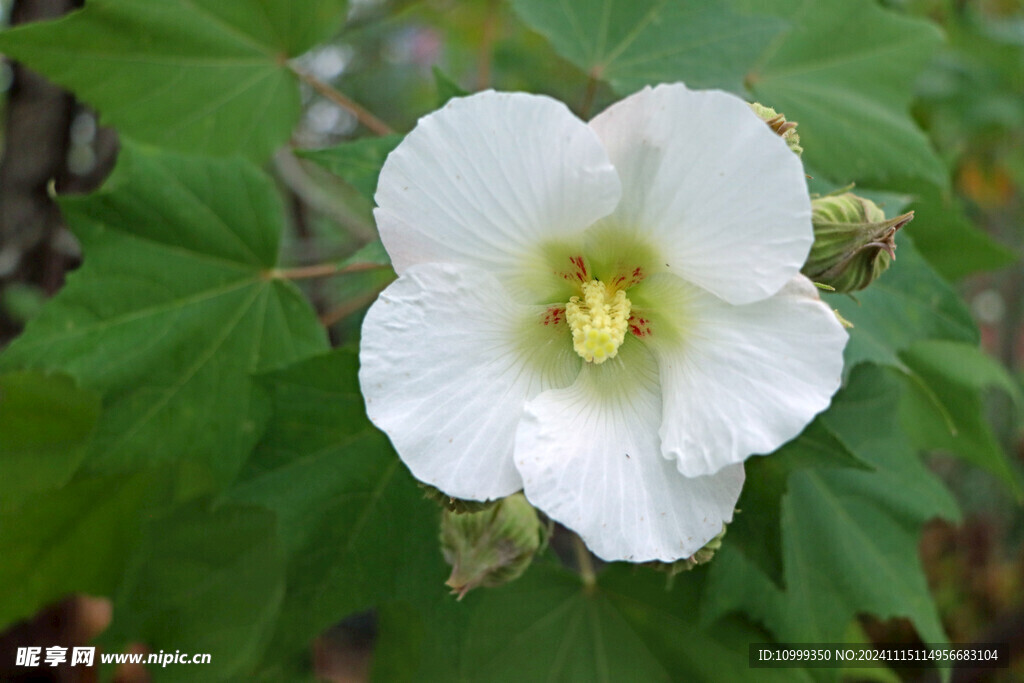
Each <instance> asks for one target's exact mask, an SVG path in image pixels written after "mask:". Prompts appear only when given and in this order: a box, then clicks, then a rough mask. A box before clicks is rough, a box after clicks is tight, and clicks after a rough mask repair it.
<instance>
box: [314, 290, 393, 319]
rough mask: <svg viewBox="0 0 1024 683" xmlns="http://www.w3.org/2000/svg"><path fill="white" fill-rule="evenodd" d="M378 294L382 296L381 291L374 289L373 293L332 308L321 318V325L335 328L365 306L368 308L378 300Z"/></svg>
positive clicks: (370, 292)
mask: <svg viewBox="0 0 1024 683" xmlns="http://www.w3.org/2000/svg"><path fill="white" fill-rule="evenodd" d="M381 289H383V288H381ZM378 294H380V289H373V290H372V291H369V292H367V293H366V294H363V295H362V296H357V297H355V298H352V299H349V300H348V301H346V302H345V303H343V304H341V305H340V306H338V307H336V308H332V309H331V310H329V311H327V312H325V313H323V314H322V315H321V316H320V324H321V325H323V326H324V327H332V326H334V324H335V323H338V322H340V321H342V320H344V319H345V318H347V317H348V316H350V315H352V314H353V313H355V312H356V311H358V310H359V309H360V308H362V307H363V306H367V305H369V304H371V303H373V300H374V299H376V298H377V295H378Z"/></svg>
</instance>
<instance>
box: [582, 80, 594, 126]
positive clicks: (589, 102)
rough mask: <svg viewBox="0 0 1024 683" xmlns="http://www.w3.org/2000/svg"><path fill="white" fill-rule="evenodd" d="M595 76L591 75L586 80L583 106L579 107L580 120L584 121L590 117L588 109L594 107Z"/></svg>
mask: <svg viewBox="0 0 1024 683" xmlns="http://www.w3.org/2000/svg"><path fill="white" fill-rule="evenodd" d="M597 79H598V76H597V74H594V73H591V74H590V77H589V78H588V80H587V90H586V92H585V93H583V104H581V105H580V118H581V119H583V120H584V121H585V120H587V118H588V117H589V116H590V108H591V107H593V106H594V96H595V95H597Z"/></svg>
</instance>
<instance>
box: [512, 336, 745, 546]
mask: <svg viewBox="0 0 1024 683" xmlns="http://www.w3.org/2000/svg"><path fill="white" fill-rule="evenodd" d="M660 422H661V397H660V396H659V392H658V379H657V369H656V368H655V367H654V362H653V358H652V357H651V355H650V353H649V352H648V351H647V350H646V349H644V347H643V346H642V345H641V344H640V343H639V342H637V341H635V340H627V343H626V344H625V345H623V347H622V348H621V349H620V351H619V355H618V356H617V357H616V358H614V359H612V360H609V361H606V362H605V363H603V364H601V365H599V366H595V365H589V364H588V365H584V366H583V369H582V370H581V372H580V374H579V377H578V379H577V380H576V382H575V383H574V384H573V385H572V386H571V387H568V388H565V389H557V390H552V391H546V392H544V393H543V394H541V395H540V396H538V397H537V398H536V399H534V400H533V401H530V403H529V404H528V405H527V407H526V414H525V416H524V417H523V421H522V422H521V423H520V425H519V430H518V431H517V432H516V455H515V461H516V467H518V468H519V472H520V474H521V475H522V477H523V491H524V493H525V494H526V497H527V498H528V499H529V500H530V502H531V503H532V504H533V505H535V506H536V507H538V508H540V509H541V510H543V511H544V512H545V513H546V514H547V515H548V516H549V517H551V518H552V519H555V520H557V521H559V522H561V523H562V524H564V525H565V526H567V527H569V528H570V529H573V530H574V531H576V532H577V533H578V534H579V535H580V536H581V537H582V538H583V540H584V542H585V543H586V544H587V546H588V547H589V548H590V549H591V550H592V551H593V552H594V553H595V554H596V555H598V556H599V557H601V558H603V559H605V560H609V561H610V560H628V561H631V562H645V561H649V560H662V561H666V562H671V561H673V560H676V559H679V558H682V557H689V556H690V555H692V554H693V553H695V552H696V551H697V550H699V549H700V548H701V547H702V546H703V545H704V544H705V543H707V542H708V541H709V540H710V539H711V538H713V537H714V536H715V535H717V534H718V533H719V532H721V530H722V524H723V523H724V522H728V521H730V520H731V519H732V513H733V508H734V506H735V504H736V500H737V499H738V498H739V495H740V490H741V489H742V487H743V466H742V465H736V466H733V467H730V468H726V469H724V470H722V471H721V472H719V473H717V474H715V475H713V476H709V477H695V478H688V477H684V476H683V475H681V474H680V473H679V472H677V471H676V469H675V467H674V466H673V464H672V463H671V462H670V461H668V460H666V459H665V458H664V457H663V456H662V455H661V448H660V444H659V439H658V435H657V431H658V426H659V424H660Z"/></svg>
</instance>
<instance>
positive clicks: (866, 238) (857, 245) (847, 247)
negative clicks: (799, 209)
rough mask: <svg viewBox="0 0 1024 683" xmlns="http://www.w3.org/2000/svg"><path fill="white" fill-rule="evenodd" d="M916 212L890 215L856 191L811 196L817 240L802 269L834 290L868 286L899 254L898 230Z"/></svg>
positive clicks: (911, 218) (811, 277) (854, 290)
mask: <svg viewBox="0 0 1024 683" xmlns="http://www.w3.org/2000/svg"><path fill="white" fill-rule="evenodd" d="M913 218H914V212H913V211H910V212H907V213H905V214H902V215H900V216H896V217H895V218H888V219H887V218H886V217H885V212H884V211H882V209H880V208H879V207H878V205H877V204H875V203H874V202H873V201H871V200H870V199H865V198H864V197H858V196H857V195H855V194H853V193H852V192H845V193H843V194H838V195H829V196H826V197H818V198H816V199H813V200H812V201H811V222H812V223H813V224H814V246H812V247H811V253H810V255H809V256H808V257H807V263H805V264H804V267H803V268H802V269H801V272H802V273H803V274H804V275H806V276H807V277H808V278H810V279H811V280H813V281H814V282H818V283H821V284H825V285H828V286H830V287H832V288H833V289H834V290H835V291H836V292H856V291H858V290H861V289H864V288H865V287H867V286H868V285H870V284H871V283H872V282H874V281H875V280H877V279H878V277H879V276H880V275H881V274H882V273H884V272H885V271H886V269H888V268H889V265H890V264H891V263H892V262H893V261H894V260H895V259H896V231H897V230H899V229H900V228H902V227H903V226H904V225H906V224H907V223H909V222H910V221H911V220H913Z"/></svg>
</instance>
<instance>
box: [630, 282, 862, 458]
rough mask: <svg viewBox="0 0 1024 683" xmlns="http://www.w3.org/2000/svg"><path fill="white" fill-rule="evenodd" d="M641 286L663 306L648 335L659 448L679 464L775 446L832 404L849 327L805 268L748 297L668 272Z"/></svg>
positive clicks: (765, 450) (740, 455) (759, 451)
mask: <svg viewBox="0 0 1024 683" xmlns="http://www.w3.org/2000/svg"><path fill="white" fill-rule="evenodd" d="M644 286H645V287H646V288H647V291H646V296H648V297H649V298H651V299H653V300H656V301H657V302H658V307H659V309H660V310H659V314H660V316H659V318H658V319H656V320H655V323H654V329H653V332H652V334H650V335H649V336H648V337H645V340H646V341H647V343H648V345H649V346H650V348H651V350H652V351H653V352H654V355H655V357H656V358H657V359H658V369H659V373H660V377H661V388H662V396H663V400H664V405H665V417H664V422H663V423H662V426H661V439H662V448H663V450H664V453H665V456H666V457H669V458H675V459H676V461H677V464H678V467H679V471H680V472H682V473H683V474H685V475H688V476H698V475H706V474H711V473H714V472H717V471H719V470H720V469H721V468H723V467H725V466H727V465H729V464H731V463H737V462H741V461H743V460H744V459H746V458H747V457H748V456H750V455H753V454H765V453H771V452H772V451H774V450H775V449H777V448H778V447H779V446H781V445H782V444H784V443H786V442H787V441H789V440H790V439H792V438H793V437H795V436H796V435H797V434H799V433H800V432H801V431H802V430H803V428H804V427H805V426H807V424H808V423H809V422H810V421H811V420H812V419H813V418H814V416H815V415H817V414H818V413H820V412H821V411H822V410H824V409H825V408H827V407H828V405H829V403H830V401H831V400H832V394H834V393H835V392H836V390H837V389H838V388H839V384H840V381H841V375H842V370H843V347H844V346H845V345H846V339H847V334H846V330H844V329H843V327H842V325H840V324H839V321H838V320H837V319H836V316H835V314H834V313H833V311H832V310H831V309H829V307H828V306H826V305H825V304H824V303H822V302H821V300H820V299H819V297H818V294H817V291H816V290H815V288H814V285H812V284H811V283H810V281H808V280H807V278H805V277H803V276H802V275H801V276H797V277H795V278H793V280H791V281H790V282H789V283H788V284H787V285H786V286H785V287H784V288H783V289H782V291H780V292H779V293H778V294H776V295H775V296H772V297H771V298H768V299H765V300H763V301H758V302H755V303H752V304H746V305H744V306H733V305H731V304H728V303H726V302H724V301H722V300H721V299H718V298H716V297H714V296H712V295H710V294H708V293H707V292H705V291H703V290H701V289H699V288H697V287H694V286H693V285H690V284H688V283H686V282H684V281H682V280H681V279H679V278H676V277H675V276H672V275H668V274H659V275H656V276H654V277H652V278H650V281H648V282H645V283H644ZM656 290H660V291H656ZM663 320H672V321H675V322H676V323H677V325H678V327H677V328H676V329H668V330H666V329H663V328H662V327H660V324H661V323H662V321H663Z"/></svg>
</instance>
